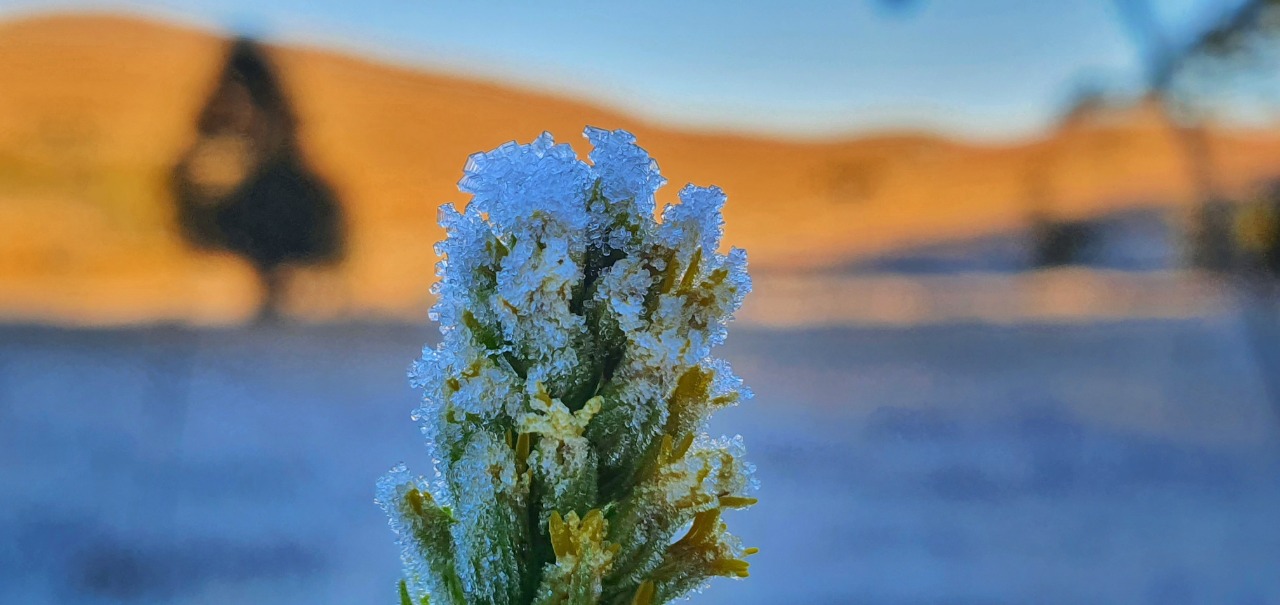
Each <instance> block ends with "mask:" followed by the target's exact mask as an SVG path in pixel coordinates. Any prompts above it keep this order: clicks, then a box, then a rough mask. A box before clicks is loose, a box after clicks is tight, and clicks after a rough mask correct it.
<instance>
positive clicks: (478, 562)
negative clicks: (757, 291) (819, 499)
mask: <svg viewBox="0 0 1280 605" xmlns="http://www.w3.org/2000/svg"><path fill="white" fill-rule="evenodd" d="M585 134H586V136H587V138H588V139H590V140H591V143H592V144H593V145H594V146H595V149H594V150H593V151H592V152H591V154H590V160H591V163H590V164H588V163H586V162H583V161H581V160H579V159H578V158H577V156H576V155H575V154H574V152H573V150H572V149H571V148H570V147H569V146H568V145H564V144H561V145H556V144H554V141H553V140H552V138H551V135H550V134H546V133H544V134H543V135H542V136H540V137H538V138H537V139H536V140H535V141H533V142H532V143H531V144H528V145H518V144H516V143H514V142H512V143H507V144H505V145H503V146H501V147H499V148H497V149H495V150H494V151H492V152H489V153H478V154H475V155H473V156H471V157H470V158H469V160H468V161H467V165H466V169H465V176H464V177H463V179H462V181H461V182H460V183H459V188H460V189H462V191H464V192H466V193H470V194H472V195H473V197H472V199H471V202H470V203H469V204H468V205H467V207H466V210H465V211H462V212H459V211H458V210H457V209H455V208H454V207H453V206H452V205H445V206H443V207H442V208H441V209H440V223H441V225H442V226H443V227H444V228H445V230H446V233H447V237H446V239H445V240H444V241H442V242H440V243H439V244H438V245H437V247H436V251H437V253H438V254H440V255H441V256H443V257H444V260H442V261H441V262H440V263H439V265H438V266H437V270H438V273H439V275H440V278H441V279H440V281H439V282H438V283H437V284H436V286H435V289H434V292H435V293H436V294H437V296H438V297H439V301H438V302H437V303H436V305H435V306H434V307H433V308H432V312H431V318H432V319H434V320H436V321H438V322H440V329H441V332H442V333H443V339H442V342H441V343H440V345H439V346H437V347H435V348H434V349H432V348H430V347H428V348H427V349H425V350H424V351H423V354H422V359H421V360H419V361H418V362H416V363H415V364H414V366H413V368H412V369H411V371H410V377H411V382H412V383H413V384H414V385H415V386H416V387H419V388H422V389H423V390H424V391H425V395H424V398H423V404H422V406H421V407H420V408H418V409H417V410H416V411H415V414H414V418H415V419H416V420H417V421H418V422H419V423H420V424H421V428H422V432H423V434H424V435H425V436H426V440H427V445H428V448H429V450H430V453H431V457H432V462H433V466H434V477H433V478H432V479H426V478H423V477H414V476H411V475H410V474H409V472H408V471H407V470H406V469H405V467H404V466H403V465H400V466H397V467H396V468H395V469H393V470H392V471H391V473H390V474H389V475H387V476H386V477H384V478H383V479H382V481H380V482H379V486H378V502H379V504H380V505H381V506H382V507H383V509H384V510H386V512H387V514H388V515H389V516H390V517H391V527H392V529H393V530H394V531H395V533H396V534H397V536H398V540H399V542H400V546H401V548H402V557H403V560H404V565H405V576H406V577H405V580H403V581H402V582H401V585H400V596H401V601H402V603H405V604H409V605H416V604H419V603H427V602H430V603H432V604H436V605H463V604H481V603H484V604H490V603H492V604H511V605H523V604H539V605H542V604H552V603H566V604H595V603H604V604H613V603H621V604H627V603H632V604H650V603H663V602H667V601H670V600H672V599H673V598H676V597H678V596H680V595H683V594H685V593H687V592H689V591H690V590H693V589H697V588H700V587H701V586H702V585H703V584H704V583H705V582H706V581H707V580H708V579H709V578H711V577H713V576H729V577H744V576H746V575H747V562H746V561H744V560H743V557H745V556H746V555H750V554H752V553H753V552H755V549H751V548H743V547H742V546H741V544H740V543H739V541H738V540H737V539H736V538H735V537H733V536H732V535H730V534H729V533H728V532H727V531H726V527H725V523H724V521H723V520H722V519H721V512H722V511H723V510H725V509H730V508H743V507H746V506H750V505H751V504H754V503H755V499H754V498H752V497H750V494H751V492H753V491H754V489H755V480H754V479H753V478H752V476H751V475H752V471H753V470H754V467H753V466H752V465H751V464H749V463H747V462H746V461H745V460H744V459H743V454H744V448H743V445H742V440H741V437H734V438H732V439H727V438H721V439H712V438H710V437H708V436H706V435H705V434H703V427H704V425H705V422H706V419H707V417H708V416H709V415H710V414H711V413H712V412H714V411H715V410H717V409H719V408H722V407H724V406H728V405H732V404H734V403H736V402H738V401H739V400H742V399H744V398H747V397H749V396H750V392H749V391H748V390H747V389H746V388H745V387H743V385H742V381H741V380H740V379H739V378H738V377H736V376H734V374H733V372H732V371H731V370H730V368H729V364H727V363H726V362H724V361H723V360H718V359H712V358H711V357H710V355H711V349H712V347H713V346H715V345H717V344H719V343H720V342H722V341H723V340H724V338H725V333H726V327H725V325H726V323H727V322H728V321H729V320H730V318H731V316H732V313H733V312H734V311H735V310H737V308H738V307H739V305H740V304H741V303H742V299H743V297H744V296H745V295H746V294H747V292H748V291H749V290H750V289H751V282H750V280H749V278H748V277H747V270H746V268H747V257H746V253H745V252H743V251H742V250H739V249H733V250H731V251H730V252H729V253H728V254H727V255H723V254H720V253H719V252H718V248H719V245H720V236H721V225H722V222H723V220H722V218H721V213H720V211H721V207H722V206H723V205H724V201H725V195H724V193H723V192H722V191H721V190H720V189H719V188H716V187H706V188H703V187H694V186H692V185H690V186H686V187H685V188H684V189H683V190H682V191H681V192H680V201H681V203H680V204H677V205H670V206H667V207H666V208H665V209H664V210H663V212H662V220H661V222H658V221H656V220H655V219H654V192H655V191H657V189H658V188H659V187H661V186H662V185H663V184H664V183H665V182H666V179H664V178H663V177H662V176H661V174H659V172H658V167H657V164H656V163H655V162H654V161H653V160H652V159H651V158H650V157H649V154H648V153H647V152H645V151H644V150H643V149H641V148H640V147H638V146H636V144H635V137H634V136H632V135H631V134H630V133H628V132H625V131H621V130H618V131H606V130H600V129H596V128H588V129H587V130H586V133H585Z"/></svg>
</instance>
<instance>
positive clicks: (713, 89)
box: [0, 0, 1226, 139]
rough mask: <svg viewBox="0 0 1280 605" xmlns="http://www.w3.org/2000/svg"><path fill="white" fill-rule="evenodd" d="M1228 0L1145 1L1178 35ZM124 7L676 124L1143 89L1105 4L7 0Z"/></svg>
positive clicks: (774, 124) (1018, 128)
mask: <svg viewBox="0 0 1280 605" xmlns="http://www.w3.org/2000/svg"><path fill="white" fill-rule="evenodd" d="M1223 1H1226V0H1152V2H1153V3H1154V4H1156V5H1158V7H1159V13H1160V17H1161V18H1162V19H1163V20H1164V21H1165V23H1166V25H1167V26H1168V27H1170V28H1172V29H1173V30H1174V31H1177V30H1179V29H1183V28H1186V27H1188V26H1189V24H1192V23H1194V22H1196V21H1197V20H1199V19H1200V18H1202V17H1203V15H1205V14H1208V13H1210V12H1211V11H1213V10H1215V9H1216V8H1217V7H1218V5H1219V4H1220V3H1221V2H1223ZM77 9H91V10H96V11H102V10H121V11H127V12H132V13H140V14H145V15H153V16H158V17H162V18H165V19H169V20H176V21H181V22H184V23H188V24H195V25H199V26H203V27H206V28H212V29H221V30H235V31H238V32H244V33H250V34H255V35H260V36H263V37H266V38H268V39H271V40H275V41H281V42H290V43H303V44H309V45H319V46H325V47H331V48H337V49H340V50H344V51H349V52H355V53H358V54H361V55H365V56H372V57H374V58H378V59H382V60H389V61H393V62H397V63H402V64H411V65H420V66H425V67H430V68H436V69H445V70H448V71H451V72H461V73H472V74H479V75H482V76H486V77H494V78H499V79H504V80H511V81H515V82H517V83H519V84H521V85H523V86H526V87H535V88H542V89H549V90H561V91H568V92H570V93H572V94H584V95H587V96H589V97H593V98H595V99H597V100H600V101H603V102H605V103H608V104H610V105H613V106H616V107H619V108H621V109H623V110H625V111H628V112H631V113H635V114H638V115H640V116H642V117H644V118H647V119H651V120H656V121H660V122H664V123H668V124H673V125H679V126H693V127H698V128H707V129H730V130H746V131H754V132H764V133H769V134H784V135H790V136H798V137H810V136H818V137H822V136H837V135H840V134H846V133H850V132H865V131H875V130H885V129H893V128H902V127H907V128H915V129H921V130H941V131H945V132H948V133H952V134H958V135H961V136H968V137H975V138H985V139H1003V138H1013V137H1019V136H1024V135H1027V134H1029V133H1032V132H1034V131H1036V130H1037V129H1040V128H1043V127H1045V126H1046V125H1048V124H1049V123H1051V122H1052V120H1053V118H1054V115H1055V114H1056V112H1057V111H1058V110H1059V109H1060V108H1061V107H1062V105H1063V103H1064V102H1065V100H1066V99H1067V98H1068V97H1069V96H1070V94H1071V92H1072V91H1073V90H1074V89H1075V88H1077V87H1078V85H1079V82H1081V81H1084V80H1091V81H1098V80H1101V81H1105V82H1108V83H1109V84H1111V85H1112V86H1118V87H1121V88H1125V87H1128V88H1136V87H1137V86H1138V84H1139V82H1140V81H1141V73H1142V70H1141V62H1140V59H1139V55H1138V51H1137V49H1136V47H1135V45H1134V43H1133V40H1132V39H1131V38H1130V36H1129V35H1128V33H1127V30H1125V29H1124V28H1123V26H1122V25H1121V23H1120V21H1119V20H1118V18H1117V13H1116V11H1115V9H1114V8H1113V5H1112V0H1053V1H1048V0H1046V1H1040V0H922V1H921V2H920V3H919V5H918V6H916V7H915V8H912V9H909V10H900V11H894V10H888V9H885V8H883V7H880V6H879V5H877V4H875V3H873V2H871V1H870V0H845V1H842V2H819V1H807V2H801V1H792V2H787V1H769V0H758V1H752V0H737V1H732V0H705V1H703V2H693V1H690V0H684V1H681V0H646V1H644V2H626V3H614V2H602V1H600V0H595V1H580V0H574V1H545V2H530V1H527V0H526V1H523V2H518V1H515V0H509V1H506V2H501V1H492V0H466V1H464V0H456V1H453V2H440V1H436V0H365V1H359V0H347V1H334V0H151V1H140V0H133V1H115V2H104V1H94V0H54V1H50V0H45V1H42V2H31V1H26V0H0V14H22V13H33V12H44V11H48V10H77Z"/></svg>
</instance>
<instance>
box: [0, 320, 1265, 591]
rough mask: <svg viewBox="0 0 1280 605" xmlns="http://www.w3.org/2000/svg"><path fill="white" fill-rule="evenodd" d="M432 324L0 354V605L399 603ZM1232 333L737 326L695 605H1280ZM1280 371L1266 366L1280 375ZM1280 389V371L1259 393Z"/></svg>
mask: <svg viewBox="0 0 1280 605" xmlns="http://www.w3.org/2000/svg"><path fill="white" fill-rule="evenodd" d="M431 337H432V330H431V329H429V328H427V327H425V326H417V327H406V326H385V325H380V326H370V325H346V326H321V327H303V326H277V327H269V328H260V329H248V328H245V329H227V330H209V331H194V330H188V329H179V328H149V329H121V330H98V331H74V330H59V329H53V328H36V327H9V328H0V470H2V471H3V472H0V603H3V604H25V603H31V604H42V603H75V604H77V605H86V604H88V605H92V604H99V603H125V604H133V603H174V604H195V603H202V604H225V603H243V604H273V603H280V604H300V603H308V604H343V605H346V604H366V603H368V604H373V603H393V602H395V593H394V582H395V580H396V578H397V575H398V572H399V563H398V560H397V552H396V547H395V546H394V545H393V543H392V537H391V535H390V533H389V532H388V530H387V529H386V525H385V520H384V519H383V516H382V514H381V512H380V511H379V510H378V509H377V508H376V507H375V506H374V504H373V502H372V494H373V484H374V481H375V480H376V478H377V477H378V476H379V475H380V474H381V473H382V472H383V471H385V470H386V469H387V468H388V467H390V466H391V465H392V464H394V463H395V462H397V461H399V460H405V461H406V462H408V463H409V464H410V465H411V466H416V467H417V468H418V469H425V468H426V463H425V461H424V460H423V457H424V450H423V448H422V447H421V443H420V441H419V437H418V434H417V431H416V429H415V427H414V425H413V424H412V422H411V421H410V420H409V419H408V413H409V410H410V409H411V408H412V407H413V406H414V405H415V402H416V395H415V393H414V392H412V391H411V390H410V389H409V388H408V386H407V384H406V381H405V378H404V370H405V368H406V367H407V365H408V364H409V362H410V360H411V359H412V358H413V357H414V356H415V355H416V354H417V351H418V349H419V348H420V346H421V343H422V342H424V341H426V340H428V339H429V338H431ZM1247 342H1248V341H1247V338H1246V334H1245V331H1244V327H1243V324H1242V323H1241V321H1240V319H1239V318H1238V317H1236V316H1235V315H1232V314H1230V313H1225V314H1218V315H1215V316H1213V317H1208V318H1202V319H1183V320H1152V321H1123V322H1110V323H1086V324H1074V325H1023V326H1000V327H998V326H981V325H955V324H952V325H937V326H929V327H916V328H874V329H873V328H831V329H822V330H767V329H761V328H745V327H737V328H736V329H735V330H734V331H733V332H732V334H731V336H730V340H729V344H728V345H726V347H725V348H724V349H723V351H722V353H723V355H724V356H726V357H728V358H729V359H730V360H731V361H732V362H733V363H734V365H735V368H736V369H737V370H738V373H739V374H741V375H742V376H744V377H745V378H746V379H747V382H748V384H750V385H751V386H752V387H753V388H754V389H755V391H756V394H757V397H756V399H755V400H754V401H752V402H750V403H748V404H746V405H744V406H741V407H738V408H735V409H733V410H730V411H728V412H725V413H723V414H722V415H721V416H720V417H719V418H718V419H717V422H716V423H715V425H714V426H713V429H714V430H716V431H719V432H725V433H730V434H732V433H741V434H743V435H744V436H745V437H746V439H747V444H748V446H749V448H750V451H751V458H752V459H753V460H754V461H755V462H756V463H757V464H758V466H759V476H760V478H761V481H762V483H763V487H762V491H761V493H760V496H761V503H760V504H759V505H758V506H757V507H755V508H753V509H751V510H748V511H745V512H737V513H734V514H732V516H731V517H730V518H729V523H730V527H731V528H734V529H735V530H736V531H737V533H739V534H740V535H742V536H743V538H744V541H745V542H746V543H747V544H748V545H754V546H759V547H761V549H762V552H761V553H760V554H759V555H757V556H756V557H755V558H754V560H753V564H752V571H753V573H752V577H751V578H750V579H749V580H746V581H743V582H733V581H729V580H719V581H717V582H715V583H714V585H713V586H712V587H711V589H710V590H709V591H708V592H706V593H705V594H703V595H695V597H694V602H695V603H707V604H713V603H735V604H742V603H769V604H825V603H868V604H878V603H884V604H900V603H903V604H904V603H1010V604H1015V603H1018V604H1021V603H1045V604H1054V603H1090V604H1092V603H1125V604H1127V603H1140V604H1141V603H1152V604H1162V605H1168V604H1176V603H1215V604H1216V603H1223V604H1232V603H1240V604H1253V603H1280V472H1278V471H1280V432H1278V430H1277V429H1278V428H1280V415H1278V414H1277V411H1278V410H1277V408H1276V407H1275V405H1274V404H1273V403H1272V402H1271V400H1270V399H1269V396H1268V393H1267V389H1266V387H1265V381H1264V378H1266V375H1265V373H1264V372H1265V370H1264V367H1265V365H1266V364H1260V363H1259V362H1258V360H1257V359H1255V358H1254V357H1253V356H1252V355H1251V354H1250V349H1249V346H1248V344H1247ZM1273 367H1274V366H1273ZM1272 371H1273V372H1274V371H1275V370H1274V369H1273V370H1272Z"/></svg>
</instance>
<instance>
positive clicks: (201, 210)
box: [173, 39, 343, 318]
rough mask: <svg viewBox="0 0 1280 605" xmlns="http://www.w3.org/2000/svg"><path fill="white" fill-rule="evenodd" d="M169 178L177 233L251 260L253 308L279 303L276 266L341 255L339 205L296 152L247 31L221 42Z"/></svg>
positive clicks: (265, 313)
mask: <svg viewBox="0 0 1280 605" xmlns="http://www.w3.org/2000/svg"><path fill="white" fill-rule="evenodd" d="M173 185H174V196H175V201H176V203H177V209H178V223H179V226H180V230H181V233H182V234H183V235H184V236H185V237H186V239H187V240H188V241H190V242H191V243H192V244H194V245H196V246H197V247H201V248H207V249H220V250H226V251H229V252H232V253H234V254H237V255H239V256H242V257H244V258H245V259H246V260H248V261H249V262H250V263H251V264H252V265H253V267H254V269H255V270H256V271H257V273H258V276H259V278H260V279H261V281H262V285H263V291H264V299H263V303H262V306H261V313H260V316H261V317H262V318H267V317H272V316H274V315H276V314H277V313H278V312H279V306H280V304H281V301H282V295H283V289H284V282H283V279H282V273H281V272H282V269H283V268H284V267H286V266H287V265H290V264H317V263H332V262H336V261H337V260H339V259H340V258H341V256H342V252H343V230H342V215H341V207H340V206H339V203H338V200H337V199H336V198H335V196H334V194H333V192H332V191H331V190H330V189H329V188H328V186H326V185H325V184H324V183H323V182H322V181H321V180H320V178H319V177H318V176H316V174H315V173H314V172H313V171H312V170H311V169H310V168H309V167H308V166H307V165H306V163H305V162H304V161H303V158H302V153H301V150H300V148H299V145H298V141H297V120H296V118H295V117H294V114H293V110H292V108H291V107H290V106H289V103H288V100H287V99H286V97H285V95H284V91H283V89H282V88H281V86H280V83H279V80H278V78H277V77H276V75H275V72H274V70H273V69H272V67H271V65H270V63H269V61H268V59H267V56H266V52H265V51H264V49H263V48H262V47H261V46H260V45H258V44H257V43H255V42H253V41H252V40H247V39H239V40H236V41H234V42H233V43H232V44H231V49H230V52H229V53H228V57H227V60H226V64H225V66H224V68H223V70H222V73H221V74H220V76H219V78H218V80H217V82H216V84H215V86H214V90H213V92H212V94H211V95H210V96H209V99H208V100H207V101H206V102H205V105H204V108H203V109H202V110H201V112H200V114H199V117H198V119H197V122H196V140H195V142H194V143H193V144H192V145H191V147H190V148H189V149H187V151H186V152H185V153H184V154H183V155H182V157H181V159H180V160H179V162H178V164H177V166H176V167H175V168H174V171H173Z"/></svg>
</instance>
